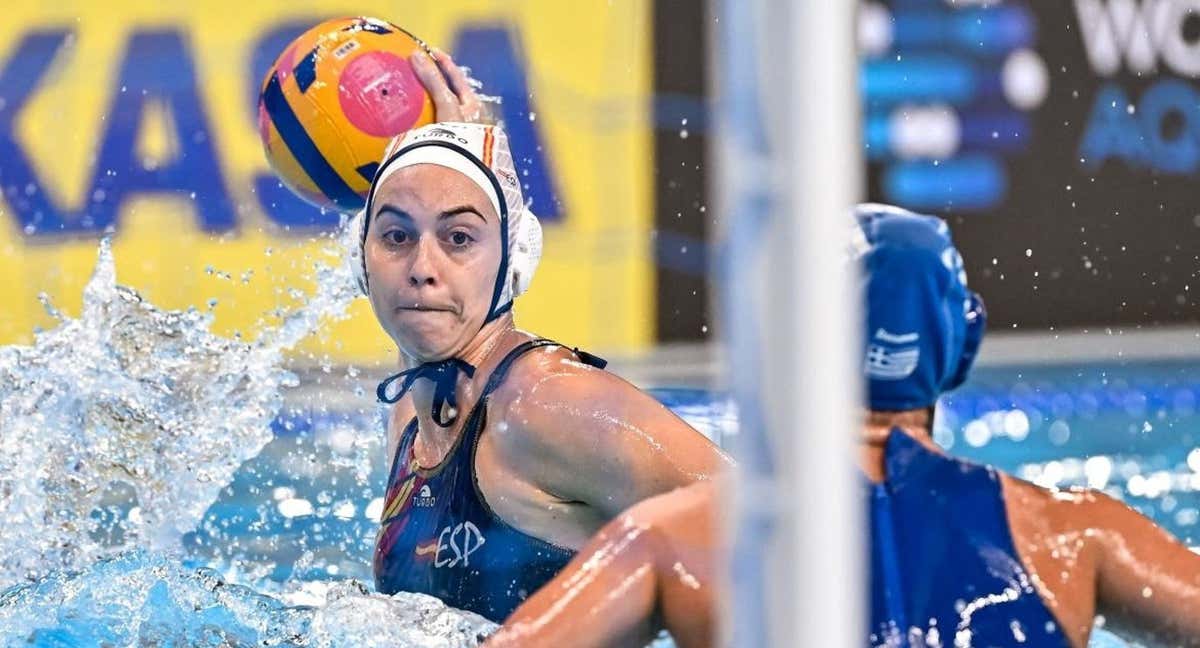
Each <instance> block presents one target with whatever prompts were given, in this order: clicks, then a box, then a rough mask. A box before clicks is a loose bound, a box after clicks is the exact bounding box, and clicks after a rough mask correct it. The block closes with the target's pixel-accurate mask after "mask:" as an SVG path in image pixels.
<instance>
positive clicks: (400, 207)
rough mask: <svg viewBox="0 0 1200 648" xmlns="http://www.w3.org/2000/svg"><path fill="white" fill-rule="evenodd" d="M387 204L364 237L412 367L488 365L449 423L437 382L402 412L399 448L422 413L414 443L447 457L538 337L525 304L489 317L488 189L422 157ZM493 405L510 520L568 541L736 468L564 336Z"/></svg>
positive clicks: (490, 459) (401, 176)
mask: <svg viewBox="0 0 1200 648" xmlns="http://www.w3.org/2000/svg"><path fill="white" fill-rule="evenodd" d="M373 205H374V207H373V213H371V214H368V215H367V216H368V218H370V219H371V224H370V228H369V230H368V236H367V242H366V246H365V248H364V255H365V260H366V266H367V273H368V277H369V297H370V300H371V305H372V307H373V308H374V311H375V314H376V317H377V318H378V320H379V322H380V325H381V326H382V327H383V328H384V330H385V331H387V333H388V334H389V336H391V338H392V339H393V340H394V341H395V342H396V344H397V346H398V347H399V349H400V353H401V356H402V358H403V364H404V366H406V367H411V366H415V365H416V364H419V363H422V362H429V361H434V360H440V359H444V358H448V357H458V358H461V359H463V360H466V361H467V362H469V363H471V364H473V365H475V366H476V367H477V368H478V370H477V371H476V373H475V376H474V378H466V377H465V376H460V377H459V382H458V385H457V388H456V394H457V399H458V403H459V406H460V408H461V412H462V413H464V415H462V416H459V417H458V418H457V419H456V420H455V421H454V422H453V423H452V424H451V425H450V426H449V427H445V428H443V427H440V426H438V425H437V424H436V423H435V422H434V421H433V418H432V413H431V406H432V402H433V389H432V384H431V383H430V382H429V381H425V380H418V381H417V382H416V384H415V385H414V387H413V389H412V390H411V391H410V392H409V393H410V395H411V398H410V399H405V401H410V402H404V401H402V402H401V403H398V404H397V405H396V407H395V409H394V412H393V415H392V416H391V417H390V423H389V440H390V443H389V445H390V446H391V447H392V448H394V447H395V443H396V441H397V438H398V436H399V434H400V433H401V431H402V430H403V428H404V425H405V424H407V422H408V421H409V420H411V417H412V415H413V412H414V411H415V413H416V418H417V436H416V440H415V443H414V453H415V456H416V459H417V462H418V463H419V464H420V465H421V466H423V467H433V466H437V465H438V464H439V463H440V462H441V461H442V459H443V458H444V457H445V456H446V455H447V454H448V453H449V452H450V451H451V449H452V448H453V446H454V444H455V441H456V440H457V439H458V437H459V436H460V435H461V434H462V426H463V424H464V423H465V422H466V419H467V417H466V416H465V412H467V411H469V409H470V408H471V407H472V406H473V405H474V404H475V402H476V400H477V399H478V397H479V394H480V392H481V390H482V388H483V385H484V384H486V381H487V379H488V376H489V375H490V374H491V372H492V371H493V370H494V368H495V367H496V365H497V364H498V363H499V362H500V360H501V359H502V358H503V357H504V355H505V354H506V353H507V352H508V351H509V350H511V349H513V348H514V347H516V346H517V345H519V344H520V343H522V342H524V341H526V340H530V339H534V336H532V335H531V334H529V333H525V332H523V331H519V330H517V329H516V328H515V326H514V323H513V319H512V315H511V313H510V314H506V315H503V316H501V317H500V318H498V319H496V320H493V321H492V322H489V323H487V324H486V325H485V324H484V320H485V319H486V316H487V311H488V308H489V306H490V305H491V299H492V291H493V286H494V284H495V279H496V275H497V272H498V269H499V265H500V235H501V234H500V224H499V223H500V221H499V216H498V215H497V214H496V211H495V209H494V208H493V207H492V206H491V203H490V201H489V200H488V198H487V196H486V195H485V194H484V193H483V190H482V189H480V188H479V187H478V186H477V185H475V184H474V183H473V182H471V181H470V180H469V179H468V178H466V177H465V176H463V175H462V174H460V173H458V172H456V171H453V170H451V169H447V168H444V167H440V166H436V165H430V164H420V165H415V166H412V167H408V168H404V169H401V170H399V171H397V172H395V173H394V174H392V175H390V176H389V177H388V178H387V179H386V180H385V181H384V182H383V183H382V184H381V185H380V186H379V187H377V188H376V194H375V200H374V201H373ZM481 327H482V329H481ZM487 407H488V416H487V421H486V426H485V428H484V430H483V433H482V435H481V437H480V440H479V445H478V448H477V452H476V457H475V472H476V475H477V479H478V483H479V486H480V490H481V491H482V493H483V495H484V497H485V499H486V500H487V502H488V504H489V505H490V506H491V508H492V509H493V510H494V511H495V512H496V514H497V515H499V516H500V517H501V519H503V520H504V521H505V522H506V523H508V524H510V525H512V526H514V527H516V528H517V529H520V530H521V531H523V532H525V533H528V534H530V535H533V536H535V537H538V538H541V539H543V540H546V541H548V542H551V543H554V544H557V545H560V546H564V547H568V548H579V547H582V546H583V545H584V544H585V543H586V542H587V540H588V538H590V537H591V536H592V534H594V533H595V532H596V531H597V530H599V529H600V527H601V526H602V525H603V524H604V523H605V522H607V521H608V520H610V519H611V518H612V517H613V516H615V515H616V514H618V513H619V512H621V511H623V510H625V509H627V508H629V507H630V506H632V505H633V504H635V503H637V502H639V501H641V500H643V499H646V498H647V497H651V496H653V495H656V494H659V493H663V492H666V491H669V490H672V489H674V488H677V487H680V486H685V485H688V484H691V483H693V482H695V481H698V480H705V479H708V478H710V477H712V476H713V475H715V474H718V473H720V472H721V471H723V470H724V469H725V468H726V467H728V466H729V465H730V460H729V458H728V457H727V456H726V455H724V454H723V453H722V452H721V451H720V450H719V449H718V448H717V447H716V446H715V445H713V444H712V443H711V442H710V441H708V440H707V439H706V438H705V437H704V436H702V435H701V434H700V433H698V432H696V430H694V429H693V428H692V427H690V426H689V425H687V424H686V423H685V422H683V421H682V420H681V419H679V418H678V417H677V416H675V415H674V414H673V413H671V412H670V410H668V409H667V408H665V407H664V406H662V405H661V404H660V403H658V402H657V401H656V400H654V399H653V398H651V397H650V396H648V395H647V394H645V393H643V392H641V391H640V390H638V389H637V388H635V387H634V386H632V385H631V384H629V383H627V382H625V381H624V380H622V379H620V378H618V377H617V376H615V375H613V374H611V373H609V372H606V371H601V370H597V369H594V368H592V367H589V366H587V365H584V364H582V363H580V362H578V361H577V359H576V358H575V356H574V355H573V354H572V353H571V352H569V351H567V350H565V349H562V348H559V347H549V348H547V349H543V350H538V351H534V352H532V353H529V354H527V355H526V356H523V357H522V358H521V359H519V360H518V361H517V362H516V363H515V364H514V366H513V368H512V370H511V371H510V373H509V375H508V378H507V379H506V380H505V381H504V383H503V384H502V385H501V387H500V388H499V389H498V390H496V391H495V392H494V393H492V395H491V396H490V397H489V399H488V404H487ZM389 457H390V455H389Z"/></svg>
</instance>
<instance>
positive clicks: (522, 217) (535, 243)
mask: <svg viewBox="0 0 1200 648" xmlns="http://www.w3.org/2000/svg"><path fill="white" fill-rule="evenodd" d="M515 225H516V227H515V232H514V233H513V234H514V235H513V237H512V244H511V245H510V246H509V250H508V256H509V260H508V273H509V276H508V286H506V287H505V289H506V290H507V292H508V295H506V297H507V301H509V302H511V301H512V300H513V299H516V298H517V297H520V296H521V295H522V294H524V293H525V291H526V290H529V284H530V283H532V282H533V274H534V271H536V270H537V267H538V263H539V262H540V261H541V259H542V224H541V223H539V222H538V219H537V216H535V215H534V213H533V212H531V211H529V209H528V208H525V210H524V211H523V213H521V214H519V217H518V218H517V219H516V223H515Z"/></svg>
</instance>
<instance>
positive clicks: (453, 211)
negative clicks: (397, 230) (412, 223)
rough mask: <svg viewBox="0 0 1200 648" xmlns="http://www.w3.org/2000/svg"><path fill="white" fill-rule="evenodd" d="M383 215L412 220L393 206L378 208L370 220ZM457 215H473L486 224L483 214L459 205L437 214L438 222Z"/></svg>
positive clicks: (401, 210) (406, 213)
mask: <svg viewBox="0 0 1200 648" xmlns="http://www.w3.org/2000/svg"><path fill="white" fill-rule="evenodd" d="M385 213H387V214H392V215H393V216H396V217H397V218H402V219H404V220H412V219H413V217H412V215H411V214H409V213H408V212H406V211H404V210H403V209H400V208H399V207H397V206H395V205H391V204H384V205H383V206H382V207H380V208H379V211H376V212H375V215H374V216H372V217H371V220H373V221H374V220H378V219H379V217H380V216H383V215H384V214H385ZM459 214H475V215H476V216H478V217H479V220H481V221H483V222H484V223H486V222H487V219H486V218H484V217H483V214H480V213H479V210H478V209H475V208H474V207H472V206H470V205H459V206H458V207H452V208H450V209H447V210H445V211H443V212H442V213H440V214H438V220H442V219H445V218H453V217H454V216H458V215H459Z"/></svg>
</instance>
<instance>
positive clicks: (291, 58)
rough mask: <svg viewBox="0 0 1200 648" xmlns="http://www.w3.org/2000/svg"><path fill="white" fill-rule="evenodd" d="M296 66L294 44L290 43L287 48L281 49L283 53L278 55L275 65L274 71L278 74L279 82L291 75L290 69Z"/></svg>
mask: <svg viewBox="0 0 1200 648" xmlns="http://www.w3.org/2000/svg"><path fill="white" fill-rule="evenodd" d="M295 67H296V44H295V43H292V44H291V45H289V46H288V48H287V49H285V50H283V54H280V55H279V63H277V64H276V65H275V71H276V73H277V74H278V75H279V83H283V82H284V81H287V80H288V77H290V76H292V69H293V68H295Z"/></svg>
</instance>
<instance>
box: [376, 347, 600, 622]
mask: <svg viewBox="0 0 1200 648" xmlns="http://www.w3.org/2000/svg"><path fill="white" fill-rule="evenodd" d="M554 344H555V343H554V342H551V341H550V340H532V341H529V342H525V343H523V344H521V345H519V346H517V347H516V348H515V349H513V350H512V351H510V352H509V354H508V355H507V356H505V357H504V359H503V360H501V361H500V364H499V365H497V367H496V370H495V371H494V372H492V375H491V377H489V379H488V382H487V385H486V386H485V387H484V390H483V393H482V394H481V395H480V397H479V401H478V402H477V403H476V404H475V407H473V408H472V409H471V412H470V414H469V416H468V418H467V422H466V424H465V425H464V427H463V431H462V434H460V435H459V438H458V441H457V442H456V443H455V445H454V447H453V448H451V450H450V452H449V453H448V454H447V455H446V458H445V459H443V460H442V463H441V464H439V465H438V466H436V467H434V468H430V469H428V470H426V469H424V468H421V467H420V466H419V465H418V464H417V461H416V459H415V458H414V456H413V441H414V440H415V439H416V436H417V435H416V432H417V426H416V420H415V419H414V420H413V421H412V423H410V424H409V425H408V427H407V428H406V429H405V430H404V433H403V435H402V436H401V438H400V443H399V445H398V447H397V448H396V457H395V459H394V460H393V462H392V469H391V475H390V476H389V477H388V486H387V495H386V497H385V498H384V511H383V515H382V516H381V517H380V519H381V520H382V522H381V524H382V526H381V528H380V530H379V534H378V536H377V538H376V541H375V588H376V589H377V590H379V591H380V592H383V593H385V594H393V593H395V592H401V591H404V592H421V593H424V594H430V595H433V596H436V597H438V598H440V599H442V601H444V602H445V603H446V604H447V605H450V606H453V607H456V608H461V609H465V610H470V611H472V612H475V613H477V614H480V615H483V616H484V617H487V618H488V619H491V620H492V621H495V622H497V623H499V622H501V621H503V620H504V619H505V617H507V616H508V615H509V614H510V613H511V612H512V611H513V610H514V609H515V608H516V607H517V606H518V605H520V604H521V602H522V601H524V600H525V599H526V598H527V597H528V596H529V595H530V594H533V593H534V592H535V591H537V589H538V588H539V587H541V586H542V585H544V584H545V583H546V582H547V581H549V580H550V579H551V578H553V577H554V575H555V574H557V573H558V572H559V571H561V570H562V568H563V567H565V566H566V564H567V563H568V562H569V561H570V560H571V558H572V557H574V555H575V552H574V551H572V550H570V549H567V548H565V547H559V546H557V545H554V544H551V543H549V542H546V541H545V540H541V539H539V538H535V537H533V536H531V535H529V534H527V533H524V532H522V531H519V530H517V529H516V528H514V527H512V526H511V525H509V524H508V523H506V522H505V521H504V520H502V519H500V516H498V515H496V513H495V512H494V511H493V510H492V509H491V507H490V506H488V503H487V501H486V500H485V499H484V497H483V493H482V492H480V490H479V483H478V481H477V479H476V475H475V448H476V446H477V445H478V443H479V437H480V435H481V434H482V433H483V430H484V428H485V427H486V425H487V398H488V396H489V395H490V394H491V393H492V392H494V391H495V390H496V388H497V387H499V386H500V383H501V382H503V380H504V377H505V375H506V374H507V373H508V371H509V369H510V368H511V367H512V364H513V362H515V361H516V359H517V358H518V357H520V356H521V355H522V354H524V353H527V352H529V351H531V350H533V349H536V348H538V347H544V346H549V345H554ZM576 354H577V355H578V356H579V358H580V359H581V360H582V361H583V362H585V363H588V364H592V365H593V366H600V367H603V361H602V360H600V359H598V358H595V357H594V356H591V355H589V354H586V353H583V352H580V351H578V350H576Z"/></svg>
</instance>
